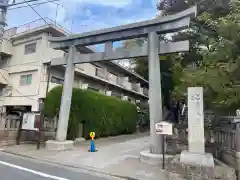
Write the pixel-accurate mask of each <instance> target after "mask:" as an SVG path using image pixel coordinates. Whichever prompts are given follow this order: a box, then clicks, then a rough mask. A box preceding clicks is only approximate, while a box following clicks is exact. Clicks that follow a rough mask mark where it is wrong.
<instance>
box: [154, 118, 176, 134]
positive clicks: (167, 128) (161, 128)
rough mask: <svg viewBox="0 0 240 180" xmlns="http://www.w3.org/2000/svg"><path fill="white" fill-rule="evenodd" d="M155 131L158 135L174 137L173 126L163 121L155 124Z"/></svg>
mask: <svg viewBox="0 0 240 180" xmlns="http://www.w3.org/2000/svg"><path fill="white" fill-rule="evenodd" d="M155 131H156V134H162V135H172V134H173V126H172V124H171V123H168V122H165V121H163V122H160V123H156V124H155Z"/></svg>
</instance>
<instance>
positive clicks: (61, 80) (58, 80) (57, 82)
mask: <svg viewBox="0 0 240 180" xmlns="http://www.w3.org/2000/svg"><path fill="white" fill-rule="evenodd" d="M51 82H52V83H55V84H63V83H64V79H61V78H58V77H55V76H52V78H51Z"/></svg>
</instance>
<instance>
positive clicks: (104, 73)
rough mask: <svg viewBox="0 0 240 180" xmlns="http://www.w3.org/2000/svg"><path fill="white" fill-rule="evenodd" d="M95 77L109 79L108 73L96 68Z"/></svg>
mask: <svg viewBox="0 0 240 180" xmlns="http://www.w3.org/2000/svg"><path fill="white" fill-rule="evenodd" d="M95 76H98V77H100V78H103V79H107V72H106V71H105V70H104V69H101V68H96V72H95Z"/></svg>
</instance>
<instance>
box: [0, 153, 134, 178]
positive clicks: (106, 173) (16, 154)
mask: <svg viewBox="0 0 240 180" xmlns="http://www.w3.org/2000/svg"><path fill="white" fill-rule="evenodd" d="M1 152H4V153H7V154H12V155H15V156H19V157H24V158H28V159H33V160H38V161H40V162H47V163H49V164H57V165H61V166H65V167H71V168H76V169H83V170H85V171H90V172H95V173H99V174H104V175H107V176H112V177H116V178H121V179H126V180H138V179H136V178H132V177H128V176H120V175H116V174H112V173H108V172H103V171H99V170H96V169H93V168H92V167H88V166H76V165H69V164H64V163H59V162H52V161H48V160H45V159H38V158H35V157H32V156H28V155H23V154H18V153H15V152H12V151H7V150H4V149H1Z"/></svg>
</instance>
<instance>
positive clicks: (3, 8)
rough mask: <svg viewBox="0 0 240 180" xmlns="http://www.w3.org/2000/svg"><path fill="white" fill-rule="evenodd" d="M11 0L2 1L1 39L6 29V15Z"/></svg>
mask: <svg viewBox="0 0 240 180" xmlns="http://www.w3.org/2000/svg"><path fill="white" fill-rule="evenodd" d="M8 3H9V0H0V39H2V37H3V33H4V27H5V26H6V14H7V8H8V5H9V4H8Z"/></svg>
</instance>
